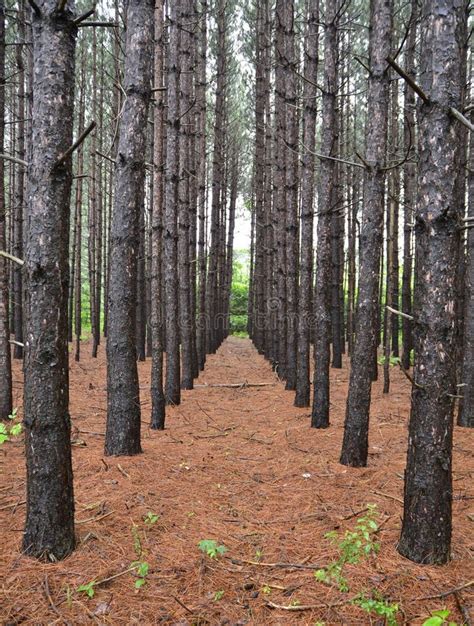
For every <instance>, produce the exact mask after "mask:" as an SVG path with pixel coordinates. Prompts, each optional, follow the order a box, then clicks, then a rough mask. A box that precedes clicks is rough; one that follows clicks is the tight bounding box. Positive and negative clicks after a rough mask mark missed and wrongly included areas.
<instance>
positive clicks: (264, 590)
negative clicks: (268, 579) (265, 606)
mask: <svg viewBox="0 0 474 626" xmlns="http://www.w3.org/2000/svg"><path fill="white" fill-rule="evenodd" d="M271 592H272V588H271V587H270V586H269V585H263V587H262V593H264V594H265V595H266V596H268V594H270V593H271Z"/></svg>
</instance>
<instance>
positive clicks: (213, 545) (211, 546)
mask: <svg viewBox="0 0 474 626" xmlns="http://www.w3.org/2000/svg"><path fill="white" fill-rule="evenodd" d="M198 548H199V549H200V550H201V552H204V554H207V556H208V557H209V558H210V559H217V557H219V556H222V555H223V554H225V553H226V552H227V548H226V547H225V546H220V545H218V543H217V541H214V539H202V540H201V541H200V542H199V543H198Z"/></svg>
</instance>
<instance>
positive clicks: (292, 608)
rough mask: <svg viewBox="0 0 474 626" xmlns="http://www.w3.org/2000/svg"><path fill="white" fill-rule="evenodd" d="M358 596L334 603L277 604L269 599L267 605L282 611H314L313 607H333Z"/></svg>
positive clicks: (347, 602)
mask: <svg viewBox="0 0 474 626" xmlns="http://www.w3.org/2000/svg"><path fill="white" fill-rule="evenodd" d="M356 598H357V596H353V597H352V598H349V599H348V600H341V602H333V603H332V604H324V603H321V604H295V605H293V604H290V605H286V604H275V603H274V602H270V600H268V601H267V602H266V605H267V606H268V607H270V608H271V609H279V610H280V611H312V610H313V609H332V607H334V606H342V605H343V604H350V603H351V602H352V601H353V600H355V599H356Z"/></svg>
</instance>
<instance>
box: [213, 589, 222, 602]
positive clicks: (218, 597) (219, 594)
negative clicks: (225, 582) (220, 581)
mask: <svg viewBox="0 0 474 626" xmlns="http://www.w3.org/2000/svg"><path fill="white" fill-rule="evenodd" d="M223 597H224V590H223V589H220V590H219V591H216V593H215V594H214V602H219V600H222V598H223Z"/></svg>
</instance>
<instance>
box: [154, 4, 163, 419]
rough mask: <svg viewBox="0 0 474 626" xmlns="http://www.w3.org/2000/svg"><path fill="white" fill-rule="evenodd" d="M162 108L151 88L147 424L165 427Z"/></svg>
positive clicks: (158, 24)
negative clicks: (151, 140)
mask: <svg viewBox="0 0 474 626" xmlns="http://www.w3.org/2000/svg"><path fill="white" fill-rule="evenodd" d="M163 21H164V20H163V0H156V1H155V65H154V81H153V84H154V85H155V87H156V88H158V87H159V88H162V86H163V84H164V80H163V43H164V42H163V35H164V33H163V30H164V29H163ZM163 112H164V98H163V92H162V91H156V92H155V108H154V116H153V119H154V126H153V128H154V136H153V208H152V218H151V219H152V225H151V340H152V354H151V427H152V428H153V429H156V430H163V429H164V427H165V394H164V390H163V318H162V314H161V312H162V293H163V292H162V283H161V273H162V258H161V257H162V236H163Z"/></svg>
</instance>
